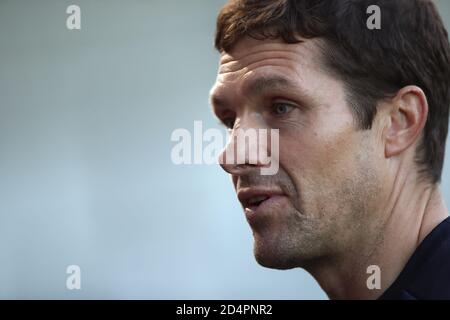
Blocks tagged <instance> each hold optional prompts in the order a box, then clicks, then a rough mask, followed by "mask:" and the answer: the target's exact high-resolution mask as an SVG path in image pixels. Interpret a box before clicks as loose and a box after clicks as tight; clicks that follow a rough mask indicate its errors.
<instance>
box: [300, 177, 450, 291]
mask: <svg viewBox="0 0 450 320" xmlns="http://www.w3.org/2000/svg"><path fill="white" fill-rule="evenodd" d="M417 181H418V180H417V176H416V175H406V176H404V177H401V176H400V175H398V176H397V177H396V178H395V181H394V183H393V184H392V185H393V188H392V189H391V190H387V193H386V195H385V199H384V200H385V201H384V202H383V203H386V205H385V206H383V207H382V208H380V209H378V210H374V212H371V213H369V214H370V216H371V217H377V221H372V222H373V224H371V227H372V229H371V231H370V232H364V234H362V235H361V236H360V239H357V240H358V241H355V244H352V245H351V246H350V247H349V248H347V249H346V250H344V251H343V253H342V254H340V255H338V256H336V257H334V258H332V259H329V261H326V263H324V261H321V262H320V263H319V262H318V263H317V264H315V265H310V266H309V267H307V268H305V269H307V270H308V271H309V272H310V273H311V274H312V275H313V276H314V278H316V280H317V281H318V283H319V284H320V285H321V287H322V288H323V289H324V291H325V292H326V293H327V294H328V296H329V297H330V298H331V299H376V298H378V297H379V296H381V294H382V293H383V292H384V291H385V290H386V289H387V288H389V286H390V285H391V284H392V283H393V282H394V281H395V279H396V278H397V277H398V275H399V274H400V272H401V271H402V270H403V268H404V267H405V265H406V263H407V262H408V260H409V258H410V257H411V256H412V254H413V253H414V251H415V250H416V248H417V247H418V245H419V244H420V243H421V242H422V240H423V239H424V238H425V237H426V236H427V235H428V234H429V233H430V232H431V231H432V230H433V229H434V227H436V226H437V225H438V224H439V223H440V222H442V221H443V220H444V219H446V218H447V217H448V211H447V208H446V206H445V203H444V201H443V197H442V195H441V192H440V188H439V185H434V186H430V185H426V184H425V183H417ZM371 265H375V266H377V267H379V270H380V279H381V281H380V288H379V289H378V288H372V289H369V288H368V279H369V277H371V275H373V271H370V269H369V270H368V267H369V266H371ZM369 271H370V272H369ZM372 279H373V277H372Z"/></svg>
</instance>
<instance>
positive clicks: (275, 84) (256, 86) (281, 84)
mask: <svg viewBox="0 0 450 320" xmlns="http://www.w3.org/2000/svg"><path fill="white" fill-rule="evenodd" d="M295 87H296V86H295V85H294V83H293V82H292V81H290V80H288V79H286V78H284V77H281V76H270V77H261V78H256V79H255V80H250V82H249V83H248V84H245V85H244V94H245V95H251V96H258V95H261V94H263V93H264V92H266V91H270V90H274V89H281V88H282V89H286V88H295Z"/></svg>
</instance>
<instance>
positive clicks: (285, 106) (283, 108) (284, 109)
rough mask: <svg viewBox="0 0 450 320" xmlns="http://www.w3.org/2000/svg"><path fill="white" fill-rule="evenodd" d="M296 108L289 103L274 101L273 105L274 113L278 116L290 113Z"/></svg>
mask: <svg viewBox="0 0 450 320" xmlns="http://www.w3.org/2000/svg"><path fill="white" fill-rule="evenodd" d="M294 108H295V106H293V105H291V104H289V103H286V102H279V103H274V104H273V105H272V112H273V114H275V115H277V116H281V115H283V114H286V113H289V112H290V111H292V109H294Z"/></svg>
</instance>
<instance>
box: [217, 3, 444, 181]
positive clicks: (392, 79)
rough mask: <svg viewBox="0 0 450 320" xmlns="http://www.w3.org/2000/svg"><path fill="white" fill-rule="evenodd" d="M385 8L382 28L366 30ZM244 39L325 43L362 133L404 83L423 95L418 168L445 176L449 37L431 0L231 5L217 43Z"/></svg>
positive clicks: (223, 47) (222, 46) (327, 61)
mask: <svg viewBox="0 0 450 320" xmlns="http://www.w3.org/2000/svg"><path fill="white" fill-rule="evenodd" d="M370 5H378V6H379V7H380V9H381V29H379V30H369V28H367V26H366V22H367V19H368V17H369V15H368V14H367V8H368V7H369V6H370ZM243 36H250V37H252V38H256V39H261V40H263V39H267V38H273V39H275V38H280V39H282V40H283V41H284V42H286V43H298V42H301V40H300V39H299V37H302V38H321V39H323V40H324V44H325V47H324V48H322V49H323V50H322V53H323V58H324V65H325V67H326V69H327V70H329V71H331V72H332V73H333V74H334V75H335V76H337V77H338V78H339V79H341V80H342V81H343V82H344V83H345V85H346V91H347V96H348V101H349V104H350V105H351V108H352V110H353V112H354V115H355V120H356V121H357V122H358V124H359V126H360V128H361V129H370V128H371V126H372V122H373V119H374V117H375V115H376V112H377V104H378V102H379V101H380V100H382V99H385V98H387V97H389V96H392V95H395V93H396V92H398V90H400V89H401V88H402V87H405V86H407V85H417V86H419V87H420V88H422V90H423V91H424V92H425V94H426V96H427V99H428V103H429V114H428V119H427V122H426V125H425V129H424V132H423V140H422V142H421V144H420V146H419V148H418V150H417V153H416V161H417V163H418V165H419V170H420V172H421V173H423V174H424V176H425V177H426V178H427V179H428V180H429V181H431V182H432V183H438V182H439V181H440V179H441V174H442V167H443V163H444V154H445V142H446V139H447V131H448V119H449V106H450V90H449V89H450V46H449V41H448V34H447V31H446V30H445V27H444V25H443V23H442V20H441V18H440V16H439V14H438V12H437V10H436V7H435V5H434V4H433V2H432V1H431V0H231V1H229V2H228V3H227V4H226V5H225V6H224V7H223V9H222V10H221V12H220V14H219V16H218V19H217V30H216V38H215V46H216V48H217V49H218V50H219V51H221V52H222V51H225V52H227V51H229V50H231V49H232V47H233V46H234V45H235V44H236V42H237V41H239V39H241V38H242V37H243Z"/></svg>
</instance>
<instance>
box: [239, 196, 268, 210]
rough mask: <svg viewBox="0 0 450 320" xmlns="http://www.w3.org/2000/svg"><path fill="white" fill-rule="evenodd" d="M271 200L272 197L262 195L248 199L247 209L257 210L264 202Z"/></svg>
mask: <svg viewBox="0 0 450 320" xmlns="http://www.w3.org/2000/svg"><path fill="white" fill-rule="evenodd" d="M269 198H270V196H267V195H260V196H255V197H251V198H249V199H248V201H247V203H246V204H245V207H246V208H249V209H254V208H257V207H259V206H260V205H261V204H262V203H263V202H264V201H266V200H267V199H269Z"/></svg>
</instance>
